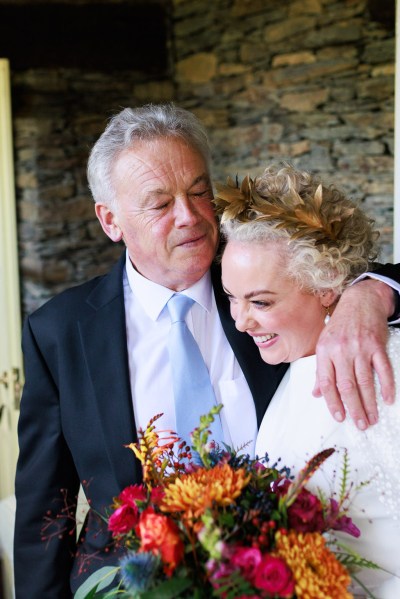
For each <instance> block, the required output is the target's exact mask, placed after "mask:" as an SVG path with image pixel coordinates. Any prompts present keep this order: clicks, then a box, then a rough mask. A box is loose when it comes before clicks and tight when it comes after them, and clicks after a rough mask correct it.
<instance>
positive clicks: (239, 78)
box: [0, 0, 395, 313]
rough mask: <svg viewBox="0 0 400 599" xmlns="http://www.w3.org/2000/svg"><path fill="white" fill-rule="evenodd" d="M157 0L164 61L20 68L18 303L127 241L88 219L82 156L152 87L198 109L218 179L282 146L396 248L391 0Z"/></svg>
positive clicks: (386, 245) (99, 263) (96, 270)
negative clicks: (163, 15)
mask: <svg viewBox="0 0 400 599" xmlns="http://www.w3.org/2000/svg"><path fill="white" fill-rule="evenodd" d="M162 4H163V5H164V6H165V7H166V10H167V12H168V19H167V26H168V28H169V30H168V44H167V47H166V52H168V69H167V70H166V71H165V72H163V73H155V74H154V73H152V74H149V73H147V72H140V71H137V70H135V71H134V72H130V71H123V72H121V71H116V72H115V73H113V72H108V73H105V72H101V71H98V70H96V71H88V70H87V69H85V70H80V69H79V68H75V69H45V70H43V69H33V70H32V69H31V70H24V71H18V72H15V73H13V75H12V89H13V115H14V116H13V121H14V122H13V125H14V143H15V155H16V183H17V197H18V220H19V240H20V264H21V280H22V295H23V297H22V303H23V311H24V313H27V312H30V311H32V310H33V309H34V308H35V307H37V306H38V305H40V304H41V303H43V301H45V300H46V299H47V298H49V297H51V296H52V295H54V294H55V293H57V292H59V291H60V290H62V289H64V288H65V287H68V286H71V285H73V284H76V283H79V282H80V281H83V280H86V279H87V278H88V277H91V276H94V275H96V274H100V273H101V272H104V271H105V270H106V269H108V267H109V266H110V264H111V263H112V262H113V261H114V260H115V258H116V256H117V255H119V253H120V252H121V249H122V248H121V247H120V246H114V245H113V244H112V243H111V242H110V241H109V240H108V239H107V238H106V237H105V236H104V234H103V232H102V231H101V229H100V227H99V225H98V224H97V222H96V220H95V219H94V211H93V203H92V201H91V199H90V195H89V193H88V190H87V183H86V176H85V167H86V160H87V156H88V152H89V149H90V147H91V145H92V144H93V142H94V141H95V139H96V138H97V137H98V135H99V134H100V132H101V131H102V130H103V128H104V126H105V123H106V120H107V118H108V117H109V116H110V114H112V113H113V112H115V111H117V110H119V109H120V108H121V107H123V106H128V105H131V106H135V105H139V104H142V103H144V102H148V101H152V102H160V101H168V100H174V101H176V103H178V104H180V105H182V106H184V107H186V108H188V109H190V110H193V111H194V112H195V113H196V114H197V115H198V116H199V117H200V118H201V119H202V120H203V121H204V123H205V124H206V126H207V128H208V131H209V134H210V140H211V143H212V146H213V150H214V173H213V174H214V176H215V178H216V179H223V180H224V179H225V178H226V176H227V175H228V174H230V175H233V176H235V175H236V174H238V175H239V177H241V176H243V175H245V174H247V172H250V173H251V174H257V173H258V172H260V170H261V169H262V167H263V166H264V165H266V164H267V163H270V162H271V161H277V160H279V161H281V160H287V161H289V162H292V163H294V164H295V165H297V166H301V167H304V168H306V169H311V170H313V171H314V172H318V173H321V175H322V176H323V177H324V179H325V180H327V181H335V182H336V183H337V184H338V185H340V186H341V187H343V188H344V189H345V190H347V191H348V192H349V193H350V195H351V196H352V197H353V198H354V199H356V200H359V201H360V202H361V203H362V204H363V206H365V208H366V210H367V211H368V212H369V213H370V214H371V215H372V216H373V217H374V218H375V219H376V221H377V224H378V226H379V229H380V230H381V241H382V248H383V253H382V258H383V260H389V259H390V258H391V252H392V245H391V244H392V227H393V127H394V125H393V110H394V56H395V50H394V41H395V38H394V8H393V10H392V12H390V4H391V3H387V2H386V1H382V2H381V3H380V6H379V9H380V10H378V11H377V10H376V8H375V3H374V2H368V1H366V0H341V1H337V2H335V1H332V0H301V1H297V0H288V1H287V2H282V1H281V0H279V1H278V0H213V1H212V2H210V1H208V0H173V2H172V4H171V5H169V4H168V3H162ZM0 5H1V0H0ZM384 9H386V10H384ZM387 15H388V16H387Z"/></svg>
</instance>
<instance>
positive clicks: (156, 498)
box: [150, 487, 165, 505]
mask: <svg viewBox="0 0 400 599" xmlns="http://www.w3.org/2000/svg"><path fill="white" fill-rule="evenodd" d="M164 496H165V492H164V489H163V488H162V487H153V489H151V493H150V502H151V503H154V504H155V505H160V503H161V501H162V500H163V498H164Z"/></svg>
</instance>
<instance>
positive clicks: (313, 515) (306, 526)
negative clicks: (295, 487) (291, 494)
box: [288, 489, 325, 532]
mask: <svg viewBox="0 0 400 599" xmlns="http://www.w3.org/2000/svg"><path fill="white" fill-rule="evenodd" d="M288 517H289V528H293V529H294V530H296V531H297V532H321V531H323V530H324V529H325V523H324V516H323V512H322V504H321V502H320V500H319V499H318V497H316V496H315V495H313V494H312V493H310V491H307V489H302V490H301V491H300V493H299V495H298V497H297V499H296V501H295V502H294V503H293V505H291V506H290V508H289V509H288Z"/></svg>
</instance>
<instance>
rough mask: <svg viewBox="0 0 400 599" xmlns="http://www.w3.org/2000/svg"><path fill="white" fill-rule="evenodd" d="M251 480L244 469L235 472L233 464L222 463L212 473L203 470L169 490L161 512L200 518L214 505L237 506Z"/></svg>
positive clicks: (169, 487) (166, 489) (180, 480)
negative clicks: (234, 504) (178, 513)
mask: <svg viewBox="0 0 400 599" xmlns="http://www.w3.org/2000/svg"><path fill="white" fill-rule="evenodd" d="M249 480H250V475H247V474H246V472H245V470H244V469H243V468H239V469H237V470H233V469H232V468H231V466H229V464H218V465H217V466H215V467H214V468H212V469H210V470H206V469H204V468H199V469H198V470H196V471H195V472H192V473H190V474H186V475H183V476H181V477H180V478H177V479H176V480H175V481H174V482H173V483H172V484H170V485H168V486H167V487H166V488H165V496H164V499H163V502H162V504H161V509H162V510H163V511H165V512H183V517H184V518H185V519H188V520H191V519H196V518H199V517H200V516H201V515H202V514H203V513H204V511H205V510H206V509H207V508H209V507H211V506H212V505H215V504H217V505H221V506H226V505H230V504H231V503H233V502H234V500H235V499H236V497H238V496H239V495H240V493H241V492H242V489H243V488H244V487H245V486H246V485H247V484H248V482H249Z"/></svg>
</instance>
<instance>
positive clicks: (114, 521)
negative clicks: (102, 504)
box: [108, 503, 139, 536]
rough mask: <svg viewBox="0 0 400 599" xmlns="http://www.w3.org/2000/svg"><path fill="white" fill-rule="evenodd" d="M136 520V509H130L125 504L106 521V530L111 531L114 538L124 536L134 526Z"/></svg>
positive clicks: (137, 515) (137, 517)
mask: <svg viewBox="0 0 400 599" xmlns="http://www.w3.org/2000/svg"><path fill="white" fill-rule="evenodd" d="M138 519H139V512H138V509H137V507H136V506H135V507H131V506H130V505H128V504H126V503H125V504H124V505H121V506H120V507H119V508H117V509H116V510H115V512H113V513H112V514H111V516H110V518H109V520H108V530H111V532H112V533H113V535H114V536H115V535H122V534H125V533H127V532H129V531H130V530H132V529H133V528H134V527H135V526H136V524H137V522H138Z"/></svg>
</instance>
